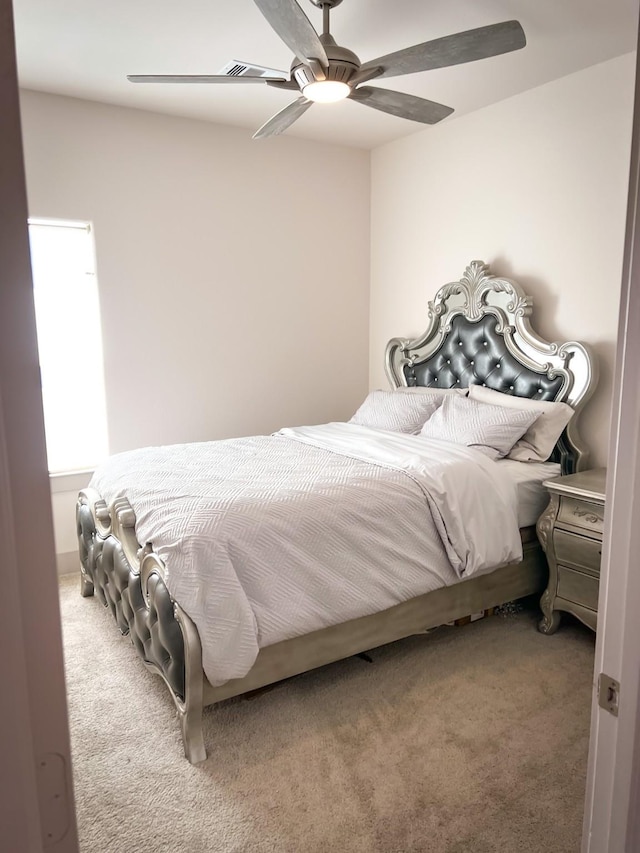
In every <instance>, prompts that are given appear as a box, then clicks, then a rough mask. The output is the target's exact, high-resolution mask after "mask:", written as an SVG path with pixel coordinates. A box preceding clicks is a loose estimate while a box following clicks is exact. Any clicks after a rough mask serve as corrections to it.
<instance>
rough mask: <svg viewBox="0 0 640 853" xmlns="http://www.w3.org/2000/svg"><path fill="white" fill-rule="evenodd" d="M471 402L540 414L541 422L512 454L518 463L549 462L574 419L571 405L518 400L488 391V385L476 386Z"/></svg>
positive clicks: (470, 394)
mask: <svg viewBox="0 0 640 853" xmlns="http://www.w3.org/2000/svg"><path fill="white" fill-rule="evenodd" d="M469 398H470V399H472V400H479V401H480V402H482V403H491V404H492V405H494V406H505V407H506V408H509V409H522V410H533V409H536V410H537V411H539V412H540V416H539V417H538V419H537V420H536V421H534V423H533V424H532V425H531V426H530V427H529V429H528V430H527V431H526V432H525V434H524V435H523V436H522V438H521V439H520V440H519V441H517V442H516V443H515V445H514V446H513V447H512V449H511V451H510V452H509V459H517V460H518V461H519V462H546V461H547V459H548V458H549V457H550V456H551V454H552V453H553V448H554V447H555V446H556V442H557V441H558V439H559V438H560V436H561V435H562V431H563V429H564V428H565V427H566V425H567V424H568V423H569V421H570V420H571V416H572V415H573V409H572V408H571V406H569V405H568V404H567V403H554V402H552V401H550V400H536V399H533V400H530V399H528V398H527V397H514V396H513V395H512V394H503V393H501V392H500V391H494V390H493V389H492V388H485V387H484V385H472V386H471V388H470V389H469Z"/></svg>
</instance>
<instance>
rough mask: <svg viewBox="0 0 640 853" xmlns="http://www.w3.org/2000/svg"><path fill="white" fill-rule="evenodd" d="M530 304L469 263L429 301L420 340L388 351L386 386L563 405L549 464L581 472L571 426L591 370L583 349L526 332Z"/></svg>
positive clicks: (582, 459)
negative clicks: (568, 415)
mask: <svg viewBox="0 0 640 853" xmlns="http://www.w3.org/2000/svg"><path fill="white" fill-rule="evenodd" d="M532 304H533V303H532V300H531V297H529V296H527V295H526V294H525V293H524V291H523V290H522V288H521V287H520V285H518V284H516V282H514V281H511V280H510V279H506V278H495V277H494V276H493V275H491V273H490V271H489V267H488V266H487V264H484V263H483V262H482V261H472V262H471V263H470V264H469V266H468V267H467V269H466V270H465V272H464V275H463V276H462V278H461V279H460V281H456V282H452V283H450V284H445V285H444V287H441V288H440V290H439V291H438V292H437V293H436V296H435V298H434V300H433V302H429V310H428V315H429V325H428V328H427V330H426V332H425V333H424V334H423V335H421V336H420V337H419V338H416V339H414V340H407V339H402V338H393V339H392V340H390V341H389V343H388V344H387V352H386V370H387V376H388V377H389V380H390V382H391V384H392V385H393V386H394V387H395V388H399V387H401V386H403V385H404V386H414V385H421V386H426V387H434V388H467V387H469V385H473V384H480V385H486V386H487V387H488V388H493V389H494V390H496V391H502V392H504V393H507V394H513V395H515V396H517V397H529V398H530V399H537V400H556V401H562V402H565V403H569V405H570V406H572V407H573V409H575V411H576V414H575V415H574V416H573V417H572V419H571V420H570V422H569V425H568V426H567V428H566V429H565V431H564V432H563V434H562V436H561V437H560V439H559V441H558V443H557V445H556V448H555V450H554V454H553V456H552V459H554V460H555V461H557V462H560V463H561V464H562V472H563V474H572V473H574V472H575V471H579V470H581V469H583V468H585V467H586V464H587V456H588V453H587V451H586V450H585V448H584V447H583V445H582V443H581V441H580V437H579V433H578V426H577V421H578V417H579V410H580V409H581V408H582V406H583V405H584V403H585V402H586V401H587V399H588V398H589V397H590V396H591V394H592V392H593V390H594V388H595V385H596V382H597V369H596V362H595V359H594V357H593V354H592V353H591V352H590V350H589V348H588V347H587V346H585V345H584V344H581V343H577V342H575V341H570V342H567V343H563V344H560V343H548V342H547V341H545V340H544V339H543V338H541V337H539V336H538V335H537V334H536V333H535V332H534V331H533V329H532V328H531V325H530V323H529V317H530V315H531V311H532Z"/></svg>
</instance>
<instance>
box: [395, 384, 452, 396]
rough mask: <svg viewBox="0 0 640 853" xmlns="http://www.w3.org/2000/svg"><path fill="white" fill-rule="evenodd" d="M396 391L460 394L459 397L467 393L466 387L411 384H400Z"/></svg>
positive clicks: (441, 394) (439, 394)
mask: <svg viewBox="0 0 640 853" xmlns="http://www.w3.org/2000/svg"><path fill="white" fill-rule="evenodd" d="M396 390H397V391H402V392H403V393H407V392H409V393H410V394H435V395H436V396H438V397H444V396H445V395H446V394H460V396H461V397H466V396H467V394H468V393H469V389H468V388H431V386H429V387H427V386H426V385H412V386H411V387H408V386H405V385H401V386H400V388H397V389H396Z"/></svg>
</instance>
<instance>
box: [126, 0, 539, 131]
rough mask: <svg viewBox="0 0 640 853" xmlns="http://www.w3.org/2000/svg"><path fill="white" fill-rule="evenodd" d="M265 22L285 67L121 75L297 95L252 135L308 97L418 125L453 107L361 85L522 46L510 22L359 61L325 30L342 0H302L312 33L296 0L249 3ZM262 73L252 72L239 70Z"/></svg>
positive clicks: (296, 110) (278, 127)
mask: <svg viewBox="0 0 640 853" xmlns="http://www.w3.org/2000/svg"><path fill="white" fill-rule="evenodd" d="M254 2H255V4H256V6H257V7H258V9H259V10H260V11H261V12H262V14H263V15H264V17H265V18H266V19H267V21H268V22H269V24H270V25H271V27H272V28H273V29H274V30H275V31H276V33H277V34H278V35H279V36H280V38H281V39H282V41H284V43H285V44H286V45H287V46H288V47H289V48H290V49H291V50H292V51H293V53H294V54H295V56H294V59H293V62H292V63H291V71H290V73H289V74H287V72H286V71H273V70H271V69H261V68H260V66H249V65H246V64H243V63H231V64H230V65H229V66H227V68H228V73H225V74H215V75H193V74H182V75H158V74H151V75H149V74H145V75H129V76H128V77H127V79H128V80H129V81H130V82H132V83H266V84H267V85H268V86H275V87H277V88H279V89H293V90H296V91H299V92H300V93H301V96H300V97H299V98H297V100H295V101H293V103H291V104H289V105H288V106H287V107H285V108H284V109H283V110H280V112H279V113H276V115H274V116H273V117H272V118H270V119H269V121H268V122H266V124H263V125H262V127H261V128H260V129H259V130H258V131H257V132H256V133H255V134H254V136H253V138H254V139H263V138H264V137H267V136H275V135H277V134H278V133H282V132H283V131H284V130H286V129H287V128H288V127H290V125H292V124H293V122H294V121H296V119H298V118H300V116H301V115H302V114H303V113H305V112H306V111H307V110H308V109H309V107H311V106H312V105H313V103H314V102H322V103H330V102H333V101H339V100H342V99H343V98H350V99H351V100H353V101H357V102H358V103H360V104H364V105H365V106H367V107H373V108H374V109H376V110H381V111H382V112H385V113H390V114H391V115H395V116H399V117H401V118H407V119H411V120H412V121H419V122H423V123H424V124H435V123H436V122H439V121H441V120H442V119H443V118H446V117H447V116H448V115H450V114H451V113H452V112H453V108H452V107H446V106H444V104H438V103H435V102H434V101H428V100H426V99H425V98H418V97H416V96H415V95H408V94H406V93H404V92H395V91H392V90H390V89H381V88H379V87H377V86H376V87H372V86H364V85H362V84H363V83H367V82H368V81H370V80H373V79H374V78H381V77H398V76H400V75H401V74H414V73H416V72H417V71H429V70H430V69H432V68H446V67H447V66H450V65H460V64H462V63H464V62H474V61H475V60H476V59H486V58H487V57H490V56H499V55H500V54H502V53H509V52H510V51H513V50H519V49H520V48H522V47H524V46H525V45H526V43H527V41H526V37H525V34H524V31H523V29H522V27H521V26H520V24H519V23H518V21H503V22H502V23H500V24H491V25H490V26H487V27H478V28H477V29H474V30H466V31H465V32H461V33H456V34H455V35H450V36H444V37H443V38H438V39H433V40H432V41H427V42H423V43H422V44H416V45H413V46H412V47H406V48H404V50H398V51H395V53H389V54H387V55H386V56H380V57H378V58H377V59H372V60H371V61H369V62H365V63H361V62H360V60H359V59H358V57H357V56H356V54H355V53H353V52H352V51H351V50H348V49H347V48H346V47H341V46H340V45H338V44H336V42H335V39H334V38H333V36H332V35H331V34H330V32H329V15H330V12H331V9H332V8H333V7H334V6H338V5H339V4H340V3H341V2H342V0H310V2H311V3H313V5H314V6H318V7H319V8H321V9H322V17H323V31H322V33H321V34H318V33H317V32H316V31H315V29H314V28H313V26H312V24H311V22H310V21H309V19H308V18H307V16H306V15H305V13H304V12H303V11H302V9H301V8H300V6H299V5H298V3H297V2H296V0H254ZM251 70H255V71H262V73H260V74H255V73H253V74H252V73H245V72H246V71H251Z"/></svg>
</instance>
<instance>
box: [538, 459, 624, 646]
mask: <svg viewBox="0 0 640 853" xmlns="http://www.w3.org/2000/svg"><path fill="white" fill-rule="evenodd" d="M606 473H607V472H606V469H605V468H594V469H593V470H591V471H581V472H580V473H579V474H569V475H567V476H565V477H554V478H553V479H552V480H546V481H545V482H544V483H543V485H544V486H545V488H546V489H547V490H548V492H549V495H550V497H551V500H550V501H549V506H548V507H547V508H546V510H545V511H544V512H543V514H542V515H541V516H540V518H539V519H538V524H537V526H536V527H537V531H538V539H539V540H540V544H541V545H542V547H543V549H544V551H545V554H546V555H547V562H548V563H549V585H548V586H547V588H546V590H545V591H544V593H543V594H542V598H541V600H540V608H541V610H542V613H543V618H542V619H541V621H540V623H539V625H538V629H539V630H540V631H541V632H542V633H543V634H553V633H554V632H555V631H557V630H558V626H559V625H560V616H561V611H562V610H565V611H568V612H569V613H573V615H574V616H577V617H578V619H580V621H581V622H584V624H585V625H588V626H589V628H591V629H592V630H594V631H595V630H596V622H597V617H598V587H599V582H600V558H601V556H602V532H603V529H604V504H605V478H606Z"/></svg>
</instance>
